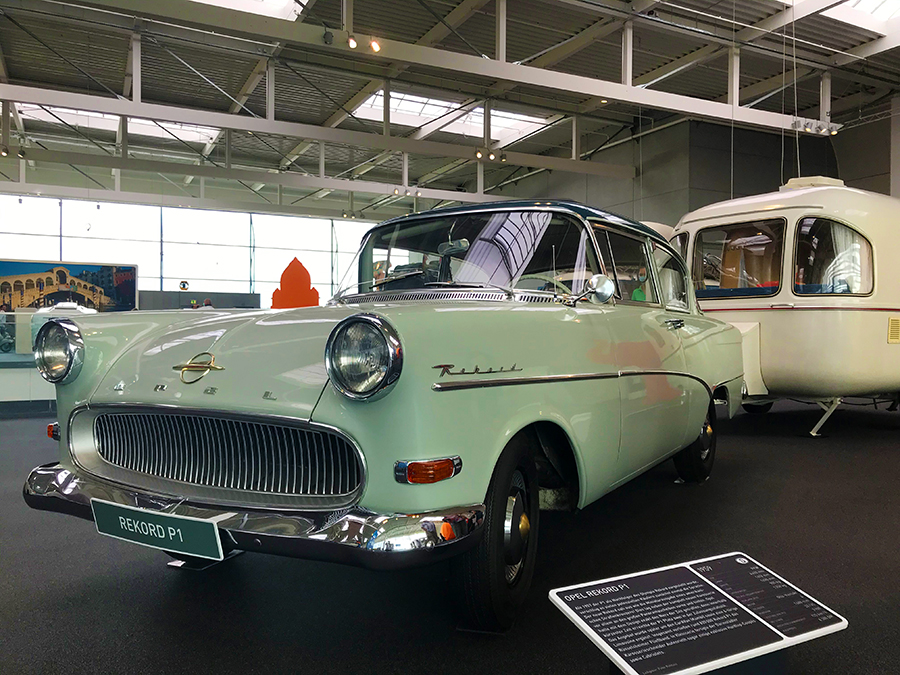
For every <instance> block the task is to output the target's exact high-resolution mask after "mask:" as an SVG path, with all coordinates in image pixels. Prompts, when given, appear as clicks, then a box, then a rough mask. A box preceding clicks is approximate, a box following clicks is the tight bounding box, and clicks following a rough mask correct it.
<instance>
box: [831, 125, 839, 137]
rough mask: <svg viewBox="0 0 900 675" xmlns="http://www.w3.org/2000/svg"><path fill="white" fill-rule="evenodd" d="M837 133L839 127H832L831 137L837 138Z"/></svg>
mask: <svg viewBox="0 0 900 675" xmlns="http://www.w3.org/2000/svg"><path fill="white" fill-rule="evenodd" d="M837 132H838V128H837V127H831V135H832V136H837Z"/></svg>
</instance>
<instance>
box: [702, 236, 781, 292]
mask: <svg viewBox="0 0 900 675" xmlns="http://www.w3.org/2000/svg"><path fill="white" fill-rule="evenodd" d="M784 230H785V221H784V219H781V218H777V219H771V220H756V221H752V222H748V223H735V224H733V225H722V226H719V227H711V228H707V229H705V230H700V231H699V232H698V233H697V236H696V237H695V238H694V256H693V262H692V264H691V271H692V276H693V280H694V289H695V290H696V294H697V297H698V298H736V297H745V296H753V295H775V294H776V293H777V292H778V288H779V286H780V282H781V258H782V253H783V249H784Z"/></svg>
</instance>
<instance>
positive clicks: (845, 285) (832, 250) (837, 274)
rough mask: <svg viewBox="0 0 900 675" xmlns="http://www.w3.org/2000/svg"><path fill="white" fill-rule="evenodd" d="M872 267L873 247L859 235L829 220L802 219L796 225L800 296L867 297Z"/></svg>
mask: <svg viewBox="0 0 900 675" xmlns="http://www.w3.org/2000/svg"><path fill="white" fill-rule="evenodd" d="M872 267H873V266H872V246H871V244H869V242H868V240H867V239H866V238H865V237H864V236H862V235H861V234H860V233H859V232H856V231H855V230H852V229H850V228H849V227H847V226H846V225H842V224H841V223H838V222H835V221H833V220H829V219H828V218H803V219H802V220H801V221H800V223H799V225H798V226H797V258H796V260H795V261H794V293H796V294H797V295H832V294H842V295H847V294H850V295H867V294H869V293H871V292H872V286H873V274H872Z"/></svg>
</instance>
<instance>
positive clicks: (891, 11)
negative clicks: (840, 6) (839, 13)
mask: <svg viewBox="0 0 900 675" xmlns="http://www.w3.org/2000/svg"><path fill="white" fill-rule="evenodd" d="M845 4H846V6H847V7H853V8H854V9H858V10H859V11H861V12H865V13H866V14H871V15H872V16H874V17H875V18H876V19H881V20H882V21H887V20H888V19H893V18H894V17H896V16H898V15H900V0H848V2H847V3H845Z"/></svg>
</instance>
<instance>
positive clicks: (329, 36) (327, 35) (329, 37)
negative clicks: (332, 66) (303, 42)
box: [322, 29, 334, 45]
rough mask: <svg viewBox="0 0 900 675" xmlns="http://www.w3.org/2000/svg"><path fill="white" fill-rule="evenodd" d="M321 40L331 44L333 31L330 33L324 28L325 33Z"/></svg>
mask: <svg viewBox="0 0 900 675" xmlns="http://www.w3.org/2000/svg"><path fill="white" fill-rule="evenodd" d="M322 42H324V43H325V44H326V45H330V44H333V43H334V33H332V32H331V31H330V30H328V29H326V30H325V33H324V34H323V35H322Z"/></svg>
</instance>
